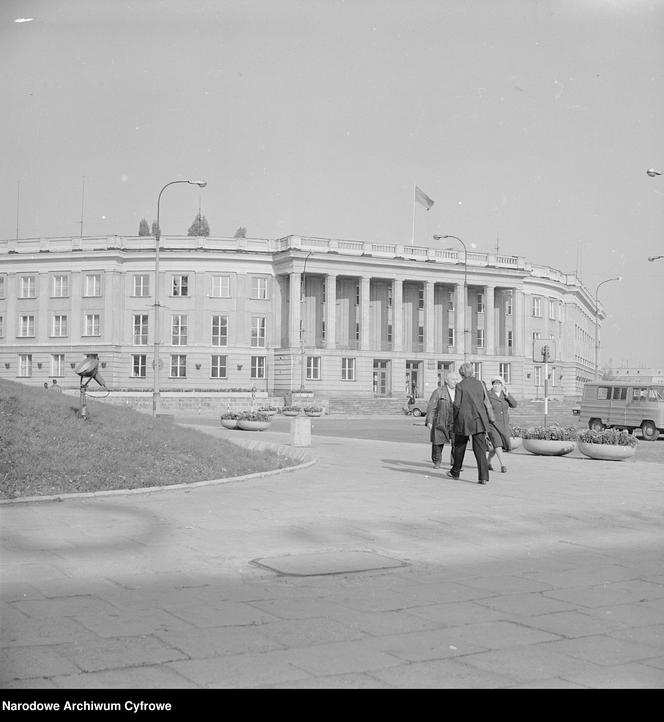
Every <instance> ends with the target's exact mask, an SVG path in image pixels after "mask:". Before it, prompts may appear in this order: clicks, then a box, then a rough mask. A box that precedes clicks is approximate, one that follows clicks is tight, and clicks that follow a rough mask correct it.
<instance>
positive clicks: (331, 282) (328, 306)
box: [325, 273, 337, 348]
mask: <svg viewBox="0 0 664 722" xmlns="http://www.w3.org/2000/svg"><path fill="white" fill-rule="evenodd" d="M336 345H337V277H336V275H335V274H332V273H328V275H327V276H325V346H326V347H327V348H336Z"/></svg>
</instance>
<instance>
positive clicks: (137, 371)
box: [131, 353, 148, 379]
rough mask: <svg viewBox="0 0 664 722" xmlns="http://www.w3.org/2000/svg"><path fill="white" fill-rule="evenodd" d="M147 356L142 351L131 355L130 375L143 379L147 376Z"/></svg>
mask: <svg viewBox="0 0 664 722" xmlns="http://www.w3.org/2000/svg"><path fill="white" fill-rule="evenodd" d="M147 368H148V357H147V355H146V354H144V353H133V354H132V355H131V375H132V376H133V377H134V378H139V379H144V378H145V377H146V376H147Z"/></svg>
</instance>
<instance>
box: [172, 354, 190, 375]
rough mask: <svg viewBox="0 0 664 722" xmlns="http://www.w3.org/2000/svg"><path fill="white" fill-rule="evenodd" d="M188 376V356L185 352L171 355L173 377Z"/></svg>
mask: <svg viewBox="0 0 664 722" xmlns="http://www.w3.org/2000/svg"><path fill="white" fill-rule="evenodd" d="M186 376H187V357H186V356H185V355H184V354H172V355H171V378H174V379H184V378H186Z"/></svg>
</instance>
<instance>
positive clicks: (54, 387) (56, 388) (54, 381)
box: [51, 379, 62, 394]
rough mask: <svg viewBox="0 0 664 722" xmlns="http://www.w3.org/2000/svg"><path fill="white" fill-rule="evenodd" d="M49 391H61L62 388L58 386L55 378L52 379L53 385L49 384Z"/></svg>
mask: <svg viewBox="0 0 664 722" xmlns="http://www.w3.org/2000/svg"><path fill="white" fill-rule="evenodd" d="M51 391H57V392H58V393H59V394H61V393H62V389H61V388H60V387H59V386H58V382H57V380H56V379H53V385H52V386H51Z"/></svg>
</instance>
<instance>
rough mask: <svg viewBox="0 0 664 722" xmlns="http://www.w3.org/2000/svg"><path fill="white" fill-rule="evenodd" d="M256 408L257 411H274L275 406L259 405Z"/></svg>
mask: <svg viewBox="0 0 664 722" xmlns="http://www.w3.org/2000/svg"><path fill="white" fill-rule="evenodd" d="M258 410H259V411H276V410H277V407H276V406H259V407H258Z"/></svg>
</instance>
